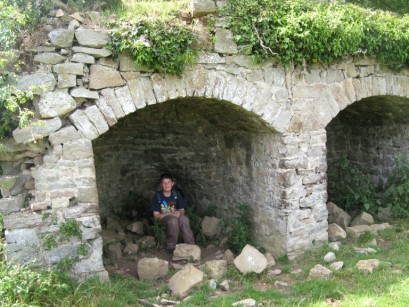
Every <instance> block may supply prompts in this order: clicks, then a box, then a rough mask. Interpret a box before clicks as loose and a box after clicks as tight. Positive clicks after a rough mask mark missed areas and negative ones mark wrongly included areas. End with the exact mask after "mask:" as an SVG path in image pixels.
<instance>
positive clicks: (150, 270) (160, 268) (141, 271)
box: [138, 257, 169, 280]
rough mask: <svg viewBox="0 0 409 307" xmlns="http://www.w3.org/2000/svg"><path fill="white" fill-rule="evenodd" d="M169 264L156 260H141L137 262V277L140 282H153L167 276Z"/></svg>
mask: <svg viewBox="0 0 409 307" xmlns="http://www.w3.org/2000/svg"><path fill="white" fill-rule="evenodd" d="M168 271H169V262H168V261H165V260H162V259H158V258H156V257H155V258H142V259H141V260H139V261H138V277H139V279H141V280H155V279H158V278H161V277H165V276H166V275H168Z"/></svg>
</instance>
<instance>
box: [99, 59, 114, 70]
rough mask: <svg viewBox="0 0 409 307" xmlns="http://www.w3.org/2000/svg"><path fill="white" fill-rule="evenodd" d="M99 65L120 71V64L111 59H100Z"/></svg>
mask: <svg viewBox="0 0 409 307" xmlns="http://www.w3.org/2000/svg"><path fill="white" fill-rule="evenodd" d="M98 64H99V65H103V66H108V67H111V68H113V69H118V66H119V63H118V61H115V60H114V59H111V58H100V59H99V61H98Z"/></svg>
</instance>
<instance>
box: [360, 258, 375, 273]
mask: <svg viewBox="0 0 409 307" xmlns="http://www.w3.org/2000/svg"><path fill="white" fill-rule="evenodd" d="M379 264H380V261H379V260H378V259H368V260H359V261H358V263H357V264H356V267H357V269H358V270H359V271H362V272H365V273H373V272H374V271H375V270H376V269H377V268H378V267H379Z"/></svg>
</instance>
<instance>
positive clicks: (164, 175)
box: [160, 173, 174, 182]
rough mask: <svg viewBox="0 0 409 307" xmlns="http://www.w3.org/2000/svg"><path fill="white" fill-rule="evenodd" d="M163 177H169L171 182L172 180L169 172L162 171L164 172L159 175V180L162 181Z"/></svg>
mask: <svg viewBox="0 0 409 307" xmlns="http://www.w3.org/2000/svg"><path fill="white" fill-rule="evenodd" d="M163 179H170V180H172V182H173V181H174V180H173V176H172V175H171V174H169V173H164V174H162V175H160V181H161V182H162V180H163Z"/></svg>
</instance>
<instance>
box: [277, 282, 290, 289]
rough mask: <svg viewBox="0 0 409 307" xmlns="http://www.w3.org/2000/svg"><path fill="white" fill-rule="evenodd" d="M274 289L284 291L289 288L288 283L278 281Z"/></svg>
mask: <svg viewBox="0 0 409 307" xmlns="http://www.w3.org/2000/svg"><path fill="white" fill-rule="evenodd" d="M274 287H275V288H277V289H284V288H287V287H288V282H285V281H280V280H276V281H275V282H274Z"/></svg>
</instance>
